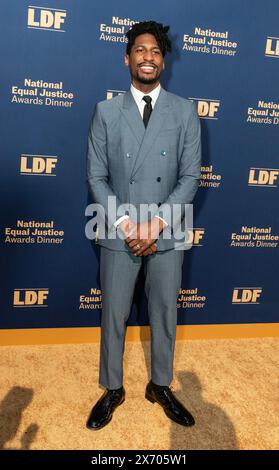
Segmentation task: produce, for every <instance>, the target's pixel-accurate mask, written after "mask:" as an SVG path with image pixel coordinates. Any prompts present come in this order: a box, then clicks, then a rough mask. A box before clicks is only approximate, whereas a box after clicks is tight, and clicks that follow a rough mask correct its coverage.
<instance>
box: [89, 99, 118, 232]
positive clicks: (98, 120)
mask: <svg viewBox="0 0 279 470" xmlns="http://www.w3.org/2000/svg"><path fill="white" fill-rule="evenodd" d="M87 184H88V187H89V191H90V193H91V195H92V198H93V201H94V203H97V204H99V205H100V206H101V207H102V208H103V209H104V215H105V221H104V222H105V224H106V226H107V228H108V231H110V230H113V229H114V225H113V224H114V223H115V221H116V220H117V219H118V218H119V217H121V216H123V215H125V214H126V212H125V210H124V208H123V207H119V206H120V205H121V202H120V201H119V199H118V197H117V196H116V195H115V193H114V192H113V190H112V188H111V187H110V185H109V172H108V159H107V139H106V126H105V123H104V121H103V119H102V116H101V111H100V106H99V104H97V105H96V109H95V113H94V115H93V118H92V122H91V125H90V129H89V134H88V150H87ZM109 196H112V197H114V198H115V199H114V201H115V206H116V213H115V214H112V213H110V212H109V211H108V197H109Z"/></svg>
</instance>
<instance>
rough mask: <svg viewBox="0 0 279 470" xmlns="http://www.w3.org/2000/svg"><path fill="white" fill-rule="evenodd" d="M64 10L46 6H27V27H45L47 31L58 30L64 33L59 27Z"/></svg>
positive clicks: (62, 21)
mask: <svg viewBox="0 0 279 470" xmlns="http://www.w3.org/2000/svg"><path fill="white" fill-rule="evenodd" d="M66 14H67V12H66V10H60V9H57V8H48V7H34V6H32V7H29V8H28V21H27V24H28V28H34V29H46V30H49V31H59V32H62V33H65V30H64V29H61V25H62V23H64V21H65V17H66Z"/></svg>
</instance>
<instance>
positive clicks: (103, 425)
mask: <svg viewBox="0 0 279 470" xmlns="http://www.w3.org/2000/svg"><path fill="white" fill-rule="evenodd" d="M124 401H125V397H124V398H123V400H121V402H120V403H118V405H116V407H115V408H114V410H113V412H112V414H111V417H110V418H109V420H108V421H107V422H106V423H104V424H102V425H101V426H98V427H96V428H95V427H92V426H89V425H88V423H86V427H87V429H89V430H90V431H99V429H102V428H104V427H105V426H107V424H109V423H110V422H111V420H112V416H113V413H114V412H115V410H116V408H118V407H119V406H120V405H122V403H123V402H124Z"/></svg>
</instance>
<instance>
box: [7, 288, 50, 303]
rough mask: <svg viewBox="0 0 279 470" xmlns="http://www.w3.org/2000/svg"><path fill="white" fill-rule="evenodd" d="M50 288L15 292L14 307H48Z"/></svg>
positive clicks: (17, 290) (16, 290)
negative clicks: (47, 300)
mask: <svg viewBox="0 0 279 470" xmlns="http://www.w3.org/2000/svg"><path fill="white" fill-rule="evenodd" d="M48 293H49V290H48V288H41V287H40V288H36V287H35V288H32V289H31V288H30V289H15V290H14V307H47V305H46V304H45V301H46V299H47V296H48Z"/></svg>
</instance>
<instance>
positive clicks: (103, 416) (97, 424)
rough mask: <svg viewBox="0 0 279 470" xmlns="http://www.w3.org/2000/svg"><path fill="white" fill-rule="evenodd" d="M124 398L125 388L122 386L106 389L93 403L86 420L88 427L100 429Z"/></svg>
mask: <svg viewBox="0 0 279 470" xmlns="http://www.w3.org/2000/svg"><path fill="white" fill-rule="evenodd" d="M124 400H125V390H124V388H123V387H121V388H119V389H117V390H108V389H107V390H106V391H105V392H104V393H103V395H102V396H101V398H99V400H98V401H97V403H96V404H95V405H94V407H93V409H92V411H91V413H90V416H89V418H88V420H87V423H86V427H87V428H88V429H94V430H97V429H101V428H103V427H104V426H106V425H107V424H108V423H109V422H110V421H111V418H112V415H113V412H114V410H115V408H117V407H118V406H119V405H121V403H123V401H124Z"/></svg>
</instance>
